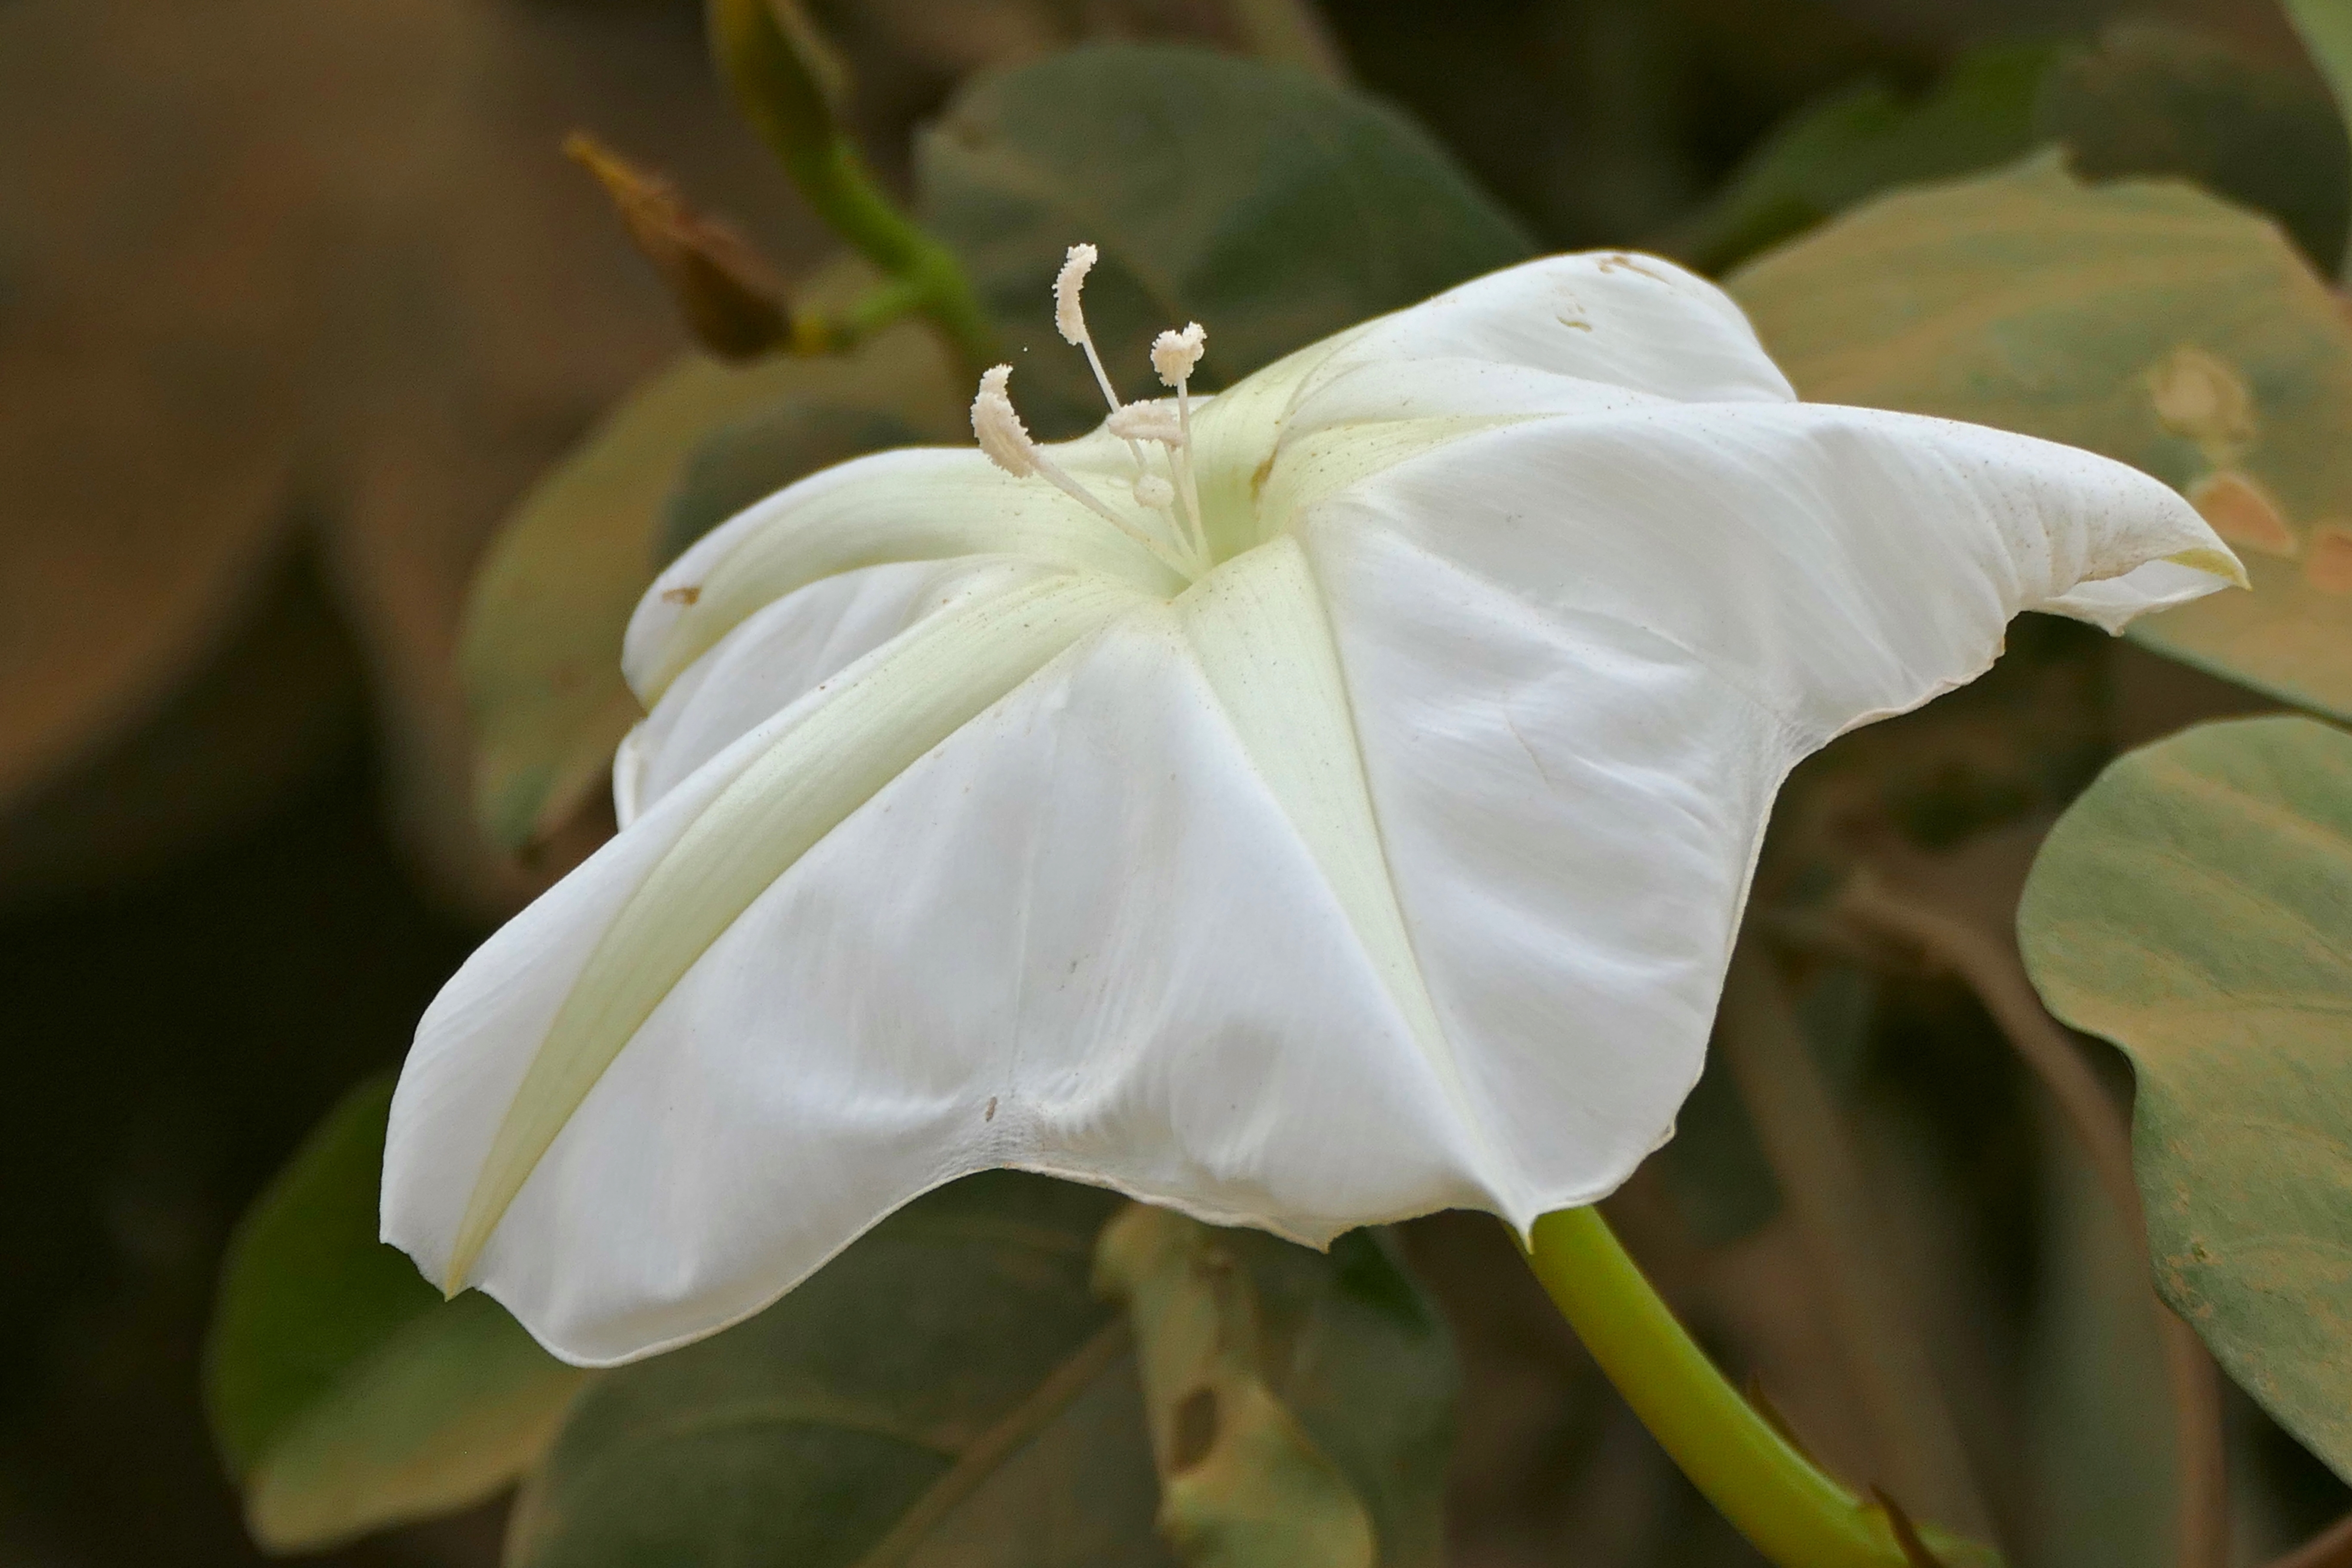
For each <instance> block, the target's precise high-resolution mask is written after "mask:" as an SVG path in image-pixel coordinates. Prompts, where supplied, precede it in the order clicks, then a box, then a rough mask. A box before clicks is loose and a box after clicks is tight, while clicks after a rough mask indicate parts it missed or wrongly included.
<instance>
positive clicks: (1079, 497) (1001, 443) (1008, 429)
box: [971, 245, 1216, 583]
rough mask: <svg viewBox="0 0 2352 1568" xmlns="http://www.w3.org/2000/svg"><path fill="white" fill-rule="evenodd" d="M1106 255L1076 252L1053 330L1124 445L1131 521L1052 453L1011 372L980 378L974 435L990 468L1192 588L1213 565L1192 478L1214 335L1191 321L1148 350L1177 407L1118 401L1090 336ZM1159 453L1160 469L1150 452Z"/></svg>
mask: <svg viewBox="0 0 2352 1568" xmlns="http://www.w3.org/2000/svg"><path fill="white" fill-rule="evenodd" d="M1098 254H1099V253H1098V252H1097V250H1096V249H1095V247H1093V246H1091V245H1074V246H1072V247H1070V249H1069V254H1068V256H1067V258H1066V259H1065V260H1064V261H1063V263H1062V270H1061V272H1060V274H1059V275H1058V276H1057V277H1055V279H1054V325H1055V328H1057V329H1058V330H1059V331H1060V332H1061V334H1062V341H1063V342H1066V343H1068V344H1070V345H1071V346H1072V347H1074V348H1077V349H1082V350H1084V351H1085V352H1086V356H1087V366H1088V367H1089V368H1090V369H1092V370H1093V372H1094V373H1095V384H1096V385H1097V386H1098V387H1100V388H1102V395H1103V401H1104V402H1105V403H1107V404H1108V405H1110V418H1109V420H1108V426H1109V429H1110V433H1111V434H1112V435H1114V436H1116V437H1118V438H1119V439H1120V440H1122V441H1124V442H1126V443H1127V451H1128V456H1129V458H1131V459H1132V460H1133V462H1134V473H1133V476H1132V477H1131V478H1130V479H1129V483H1128V493H1129V496H1130V497H1131V498H1132V499H1133V500H1134V503H1135V510H1134V512H1133V513H1132V514H1129V513H1128V512H1125V511H1123V510H1121V509H1120V508H1119V507H1118V506H1117V505H1115V504H1113V503H1112V502H1111V501H1110V500H1106V499H1105V498H1104V497H1103V496H1102V495H1100V494H1099V493H1097V491H1096V490H1095V489H1094V488H1093V487H1092V486H1090V485H1088V484H1087V483H1086V482H1085V481H1084V480H1082V479H1079V478H1078V477H1077V476H1076V475H1075V474H1072V473H1071V472H1070V471H1069V470H1068V469H1066V468H1063V467H1062V466H1061V465H1060V464H1059V463H1056V462H1055V460H1054V459H1053V458H1051V457H1049V456H1047V455H1046V452H1045V448H1044V447H1041V446H1039V445H1038V444H1037V442H1036V441H1035V440H1034V439H1033V438H1032V437H1030V435H1029V431H1028V427H1027V426H1024V425H1023V424H1022V423H1021V416H1020V415H1019V414H1018V413H1016V412H1014V410H1013V397H1012V395H1011V393H1010V392H1009V391H1008V390H1007V383H1008V382H1009V381H1010V380H1011V379H1012V375H1013V367H1012V366H1011V365H1009V364H1000V365H996V366H994V367H993V368H992V369H990V370H989V371H987V372H986V373H985V374H982V376H981V378H980V393H979V395H977V396H975V397H974V398H973V399H972V401H971V433H972V434H973V435H974V436H976V437H979V439H980V449H981V450H982V451H983V452H985V453H987V454H988V458H989V460H990V461H991V462H992V463H994V464H995V465H996V466H997V467H998V468H1003V470H1004V471H1005V472H1006V473H1008V474H1011V475H1012V476H1013V478H1014V479H1029V478H1032V477H1034V478H1037V479H1044V480H1045V481H1046V482H1047V483H1048V484H1051V485H1053V486H1054V487H1055V489H1059V490H1061V491H1062V492H1063V493H1064V494H1066V495H1067V496H1068V497H1069V498H1070V499H1071V500H1075V501H1076V502H1077V503H1078V504H1079V505H1081V506H1084V507H1086V508H1087V509H1088V510H1091V511H1093V512H1095V513H1096V514H1097V516H1099V517H1101V518H1103V519H1104V520H1105V521H1108V523H1109V524H1110V525H1111V526H1112V527H1114V528H1116V529H1118V531H1120V532H1121V533H1124V534H1126V535H1127V536H1128V537H1129V539H1132V540H1133V541H1135V542H1136V543H1138V544H1139V545H1141V546H1142V547H1143V548H1144V549H1146V550H1148V551H1150V552H1151V554H1152V555H1153V557H1154V558H1155V559H1157V560H1158V561H1160V563H1161V564H1163V565H1165V566H1167V567H1168V568H1169V570H1171V571H1172V572H1174V573H1176V574H1178V575H1179V576H1181V577H1182V578H1183V579H1184V580H1185V581H1186V582H1188V583H1190V582H1197V581H1199V580H1200V578H1201V577H1202V576H1203V575H1204V574H1207V572H1208V571H1209V570H1210V569H1211V568H1212V567H1213V565H1215V563H1216V562H1215V557H1214V556H1213V553H1212V552H1211V551H1210V548H1209V537H1208V529H1207V526H1206V523H1205V521H1204V520H1203V519H1202V515H1201V487H1200V483H1199V481H1198V480H1197V479H1195V478H1194V476H1193V472H1192V392H1191V382H1192V369H1193V367H1194V366H1195V365H1198V364H1199V363H1201V354H1202V350H1203V348H1204V347H1205V345H1206V344H1207V342H1208V336H1209V334H1208V333H1207V332H1206V331H1203V330H1202V326H1201V323H1200V322H1198V321H1192V322H1190V323H1188V324H1186V325H1185V326H1184V327H1182V328H1181V329H1176V328H1171V329H1170V330H1169V331H1164V332H1162V333H1160V335H1159V336H1158V337H1157V338H1155V339H1153V340H1152V342H1151V368H1152V369H1153V370H1155V371H1157V372H1159V374H1160V381H1161V382H1162V383H1163V384H1166V385H1167V386H1168V387H1170V388H1171V390H1172V391H1174V393H1175V394H1176V396H1175V406H1174V407H1173V408H1172V409H1171V407H1170V406H1169V405H1168V401H1167V400H1166V399H1160V400H1159V401H1154V402H1140V403H1121V402H1120V401H1119V399H1118V391H1117V390H1116V389H1115V388H1113V387H1112V385H1111V384H1110V374H1109V373H1108V371H1106V370H1104V369H1103V362H1102V355H1101V354H1100V353H1097V352H1096V350H1095V340H1094V336H1093V334H1092V333H1090V332H1088V331H1087V313H1086V307H1085V304H1084V302H1083V298H1082V297H1083V295H1084V294H1085V291H1086V284H1087V272H1088V271H1089V270H1091V269H1092V268H1093V267H1094V264H1095V259H1096V258H1097V255H1098ZM1152 447H1158V448H1159V449H1160V462H1159V464H1158V465H1157V467H1156V468H1155V465H1154V464H1153V461H1152V458H1151V454H1150V448H1152Z"/></svg>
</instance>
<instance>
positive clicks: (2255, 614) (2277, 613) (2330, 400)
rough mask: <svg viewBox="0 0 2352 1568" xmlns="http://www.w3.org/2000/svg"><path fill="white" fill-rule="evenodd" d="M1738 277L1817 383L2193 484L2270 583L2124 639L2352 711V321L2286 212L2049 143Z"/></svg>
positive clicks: (1893, 203)
mask: <svg viewBox="0 0 2352 1568" xmlns="http://www.w3.org/2000/svg"><path fill="white" fill-rule="evenodd" d="M1731 289H1732V291H1733V293H1734V294H1735V295H1737V296H1738V300H1739V301H1740V303H1741V304H1742V305H1744V306H1745V307H1746V308H1747V310H1748V314H1749V315H1750V316H1751V317H1752V318H1753V319H1754V320H1755V322H1756V326H1757V330H1758V331H1759V332H1760V333H1761V334H1762V336H1763V339H1764V342H1765V344H1766V346H1767V347H1768V348H1769V349H1770V350H1771V352H1772V354H1773V356H1774V358H1776V359H1777V360H1779V361H1780V364H1781V366H1782V367H1783V368H1784V369H1786V370H1787V371H1788V373H1789V375H1790V379H1791V380H1792V381H1794V382H1795V383H1796V384H1797V388H1798V390H1799V391H1800V392H1801V393H1802V394H1804V395H1805V396H1807V397H1809V398H1813V399H1817V400H1819V401H1822V402H1828V403H1855V404H1864V405H1872V406H1875V407H1881V408H1901V409H1908V410H1911V411H1913V412H1916V413H1921V414H1938V415H1943V416H1948V417H1950V418H1955V419H1968V420H1973V421H1976V422H1978V423H1980V424H1986V425H1994V426H2000V427H2002V428H2004V429H2010V430H2018V431H2022V432H2024V433H2026V434H2028V435H2033V436H2042V437H2048V438H2050V439H2053V440H2057V441H2064V442H2067V443H2069V444H2070V445H2073V446H2077V447H2089V448H2090V449H2091V450H2093V451H2095V452H2103V453H2105V454H2106V455H2107V456H2109V457H2111V458H2120V459H2121V460H2123V461H2125V462H2127V463H2130V464H2132V465H2134V466H2135V467H2137V468H2143V469H2145V470H2147V472H2149V473H2151V474H2154V475H2156V476H2157V477H2158V479H2164V480H2165V481H2166V482H2168V483H2169V484H2172V485H2174V486H2176V487H2178V488H2179V489H2181V490H2183V491H2184V492H2186V493H2187V494H2188V495H2189V498H2190V499H2191V500H2195V501H2196V502H2197V503H2198V506H2199V509H2200V510H2201V511H2203V512H2204V513H2205V515H2206V517H2207V518H2208V519H2209V520H2210V521H2212V522H2213V524H2214V526H2215V527H2216V528H2217V529H2218V530H2220V531H2221V533H2222V535H2223V536H2224V537H2225V538H2227V539H2228V540H2229V541H2230V542H2231V543H2232V544H2233V545H2235V546H2237V547H2238V548H2239V551H2240V553H2241V555H2242V558H2243V559H2244V560H2245V562H2246V564H2247V571H2248V574H2249V575H2250V576H2251V577H2252V582H2253V592H2252V593H2250V594H2249V593H2222V594H2216V595H2210V596H2209V597H2207V598H2205V599H2202V600H2200V601H2198V602H2197V603H2195V604H2191V605H2183V606H2181V607H2180V608H2179V609H2176V610H2171V611H2168V612H2166V613H2165V614H2163V615H2159V616H2149V617H2147V618H2145V619H2143V620H2141V621H2140V622H2138V623H2137V624H2136V625H2135V626H2133V628H2132V632H2131V635H2132V636H2133V637H2136V638H2137V639H2138V640H2139V641H2141V642H2143V643H2145V644H2146V645H2147V646H2148V647H2153V648H2156V649H2158V651H2160V652H2163V653H2167V654H2169V655H2171V656H2172V657H2173V658H2179V659H2182V660H2184V661H2186V662H2188V663H2190V664H2194V665H2198V666H2200V667H2201V668H2207V669H2210V670H2212V671H2214V672H2215V673H2217V674H2221V675H2223V676H2227V677H2228V678H2230V679H2233V680H2238V681H2241V682H2243V683H2244V684H2246V685H2249V686H2252V687H2254V688H2256V689H2260V690H2263V691H2265V692H2268V693H2271V694H2272V695H2273V696H2277V697H2280V698H2283V699H2284V700H2288V701H2291V702H2295V703H2299V704H2302V705H2304V706H2306V707H2311V708H2315V709H2318V710H2322V711H2324V712H2327V713H2332V714H2335V715H2336V716H2338V717H2352V327H2347V323H2346V321H2345V319H2344V316H2343V313H2342V311H2341V309H2340V307H2339V304H2338V302H2337V300H2336V298H2335V297H2334V296H2333V295H2332V294H2331V293H2330V292H2329V291H2328V289H2327V288H2326V285H2325V284H2324V283H2322V282H2321V280H2320V279H2318V278H2317V277H2316V276H2315V274H2314V273H2313V272H2312V270H2311V268H2310V267H2309V265H2308V264H2307V263H2306V262H2305V260H2304V258H2302V257H2301V256H2300V255H2299V254H2297V252H2296V251H2295V249H2294V246H2292V245H2291V244H2289V243H2288V241H2287V239H2286V238H2285V237H2284V235H2282V234H2281V233H2280V232H2279V230H2278V229H2277V228H2276V227H2274V226H2272V225H2271V224H2269V223H2266V222H2264V221H2263V220H2262V219H2260V218H2257V217H2254V216H2251V215H2249V214H2247V213H2245V212H2242V211H2241V210H2239V209H2238V208H2235V207H2232V206H2231V205H2228V204H2226V203H2224V202H2221V201H2218V200H2216V199H2214V198H2213V197H2211V196H2209V195H2204V194H2202V193H2201V192H2199V191H2196V190H2194V189H2192V188H2190V187H2189V186H2187V185H2182V184H2172V183H2169V182H2161V181H2136V180H2134V181H2118V182H2116V183H2115V184H2107V185H2100V186H2090V185H2085V184H2082V183H2081V182H2080V181H2078V180H2076V179H2075V178H2074V176H2072V175H2071V174H2068V173H2067V172H2066V170H2065V169H2064V168H2063V166H2062V165H2061V164H2060V163H2059V162H2058V161H2057V160H2056V159H2055V158H2042V159H2036V160H2033V161H2032V162H2029V163H2024V164H2021V165H2020V166H2018V167H2016V168H2013V169H2010V170H2006V171H2003V172H2002V173H2000V174H1992V175H1989V176H1986V177H1984V178H1980V179H1975V180H1969V181H1966V182H1962V183H1958V184H1948V185H1940V186H1934V187H1930V188H1927V189H1923V190H1916V191H1906V192H1902V193H1899V194H1897V195H1890V196H1886V197H1883V198H1881V199H1879V200H1877V201H1874V202H1871V203H1869V204H1867V205H1864V206H1861V207H1857V208H1856V209H1854V210H1853V212H1851V213H1849V214H1848V215H1846V216H1844V217H1843V218H1840V219H1839V220H1837V221H1836V222H1834V223H1832V224H1829V225H1827V226H1823V227H1822V228H1820V229H1817V230H1815V231H1814V232H1813V233H1812V234H1811V235H1809V236H1807V237H1805V238H1803V239H1801V240H1799V241H1798V242H1796V243H1795V244H1793V245H1790V246H1788V247H1783V248H1782V249H1780V250H1777V251H1774V252H1772V253H1770V254H1769V255H1767V256H1765V257H1764V258H1761V259H1759V261H1757V262H1756V263H1754V264H1753V265H1752V266H1750V267H1748V268H1745V269H1743V270H1742V271H1740V272H1739V273H1738V274H1737V275H1736V276H1735V277H1734V278H1733V279H1731Z"/></svg>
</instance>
